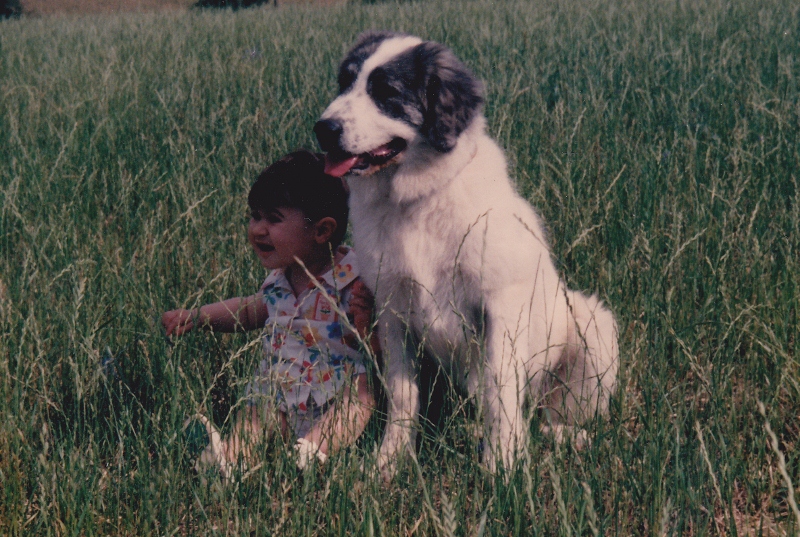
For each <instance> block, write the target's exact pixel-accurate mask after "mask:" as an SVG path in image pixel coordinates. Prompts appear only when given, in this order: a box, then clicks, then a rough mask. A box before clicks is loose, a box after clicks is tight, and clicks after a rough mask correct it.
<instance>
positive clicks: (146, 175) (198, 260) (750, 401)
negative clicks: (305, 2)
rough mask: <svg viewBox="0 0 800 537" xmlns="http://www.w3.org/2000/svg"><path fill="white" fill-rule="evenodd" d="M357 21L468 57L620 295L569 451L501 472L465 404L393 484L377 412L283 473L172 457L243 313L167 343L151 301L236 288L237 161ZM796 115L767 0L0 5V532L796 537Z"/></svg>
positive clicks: (247, 367) (495, 118)
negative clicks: (615, 329)
mask: <svg viewBox="0 0 800 537" xmlns="http://www.w3.org/2000/svg"><path fill="white" fill-rule="evenodd" d="M751 4H758V5H757V6H756V5H751ZM367 28H388V29H393V30H401V31H408V32H411V33H414V34H418V35H422V36H424V37H426V38H431V39H435V40H438V41H442V42H444V43H446V44H448V45H449V46H451V47H452V48H453V49H455V50H456V52H457V54H458V55H459V56H460V57H461V58H463V59H464V60H465V62H466V63H467V64H468V65H470V66H471V67H472V68H473V69H474V71H475V72H476V73H477V74H478V75H479V76H480V77H481V78H482V79H484V80H485V81H486V83H487V90H488V96H487V106H486V113H487V116H488V118H489V128H490V131H491V133H492V135H493V136H495V137H496V138H497V139H498V140H499V142H500V143H501V144H502V146H503V147H504V148H506V150H507V152H508V158H509V162H510V166H511V169H512V172H513V175H514V176H515V177H516V178H517V181H518V186H519V189H520V191H521V192H522V193H523V194H524V195H525V196H526V197H527V198H529V199H530V201H531V203H533V204H534V205H535V206H536V207H537V208H538V209H539V210H540V212H541V214H542V215H543V216H544V218H545V220H546V221H547V223H548V226H549V229H550V231H551V237H552V243H553V246H554V252H555V256H556V259H557V263H558V266H559V267H560V268H561V269H562V272H563V275H564V278H565V279H566V280H567V281H568V282H569V283H570V285H571V286H573V287H577V288H582V289H587V290H596V291H599V292H600V294H601V296H602V297H603V298H604V299H605V300H606V301H607V302H608V303H609V304H610V306H611V307H612V308H613V310H614V311H615V312H616V314H617V316H618V320H619V325H620V332H621V333H620V345H621V358H622V364H621V381H620V386H619V390H618V392H617V394H616V396H615V398H614V401H613V404H612V410H611V413H610V416H609V418H608V420H605V421H601V422H598V423H595V424H591V431H590V434H591V437H592V439H593V442H592V445H591V447H590V448H588V449H586V450H584V451H580V452H577V451H575V450H573V449H572V448H571V447H570V446H569V445H564V446H555V445H553V444H552V442H551V441H550V440H549V439H548V438H546V437H543V436H541V435H540V434H538V433H537V432H536V431H535V428H534V433H533V435H532V438H531V443H530V445H529V447H528V451H527V454H528V455H529V456H528V457H526V458H525V460H523V461H522V462H521V464H520V466H519V467H518V468H516V469H515V471H514V472H513V473H512V475H511V476H510V478H509V480H508V482H505V481H504V480H502V479H494V478H492V477H491V476H487V475H485V473H484V472H482V470H481V466H480V464H479V463H478V456H477V454H476V446H477V439H476V438H475V437H474V436H473V435H472V434H471V433H470V431H471V430H472V423H471V421H470V420H469V419H468V418H467V417H466V416H467V415H468V414H469V413H470V412H469V404H466V405H465V408H466V410H464V406H462V405H454V406H455V407H456V409H455V410H454V411H453V412H452V413H450V414H447V415H446V416H445V420H444V421H443V422H442V424H441V425H440V426H439V427H437V428H429V429H428V430H427V434H426V435H425V438H424V440H423V442H422V444H421V446H420V451H419V465H418V466H416V465H414V464H408V465H407V467H406V468H405V470H404V471H403V472H402V473H401V474H400V475H399V476H398V478H397V479H396V480H395V481H394V482H393V483H392V484H391V485H384V484H383V483H382V482H380V481H377V480H375V479H372V478H371V477H370V474H369V469H370V467H371V464H372V463H371V457H370V454H371V452H372V448H373V446H374V444H375V437H376V436H377V434H378V432H379V429H380V423H376V426H375V427H374V428H372V429H371V430H370V433H369V434H368V435H367V437H366V438H364V439H363V441H362V443H361V445H360V446H359V448H358V449H354V450H352V451H350V452H348V453H344V454H342V455H340V456H336V457H333V458H332V459H331V461H330V464H328V465H327V466H326V467H325V468H324V469H322V470H321V471H320V473H319V474H317V475H309V476H306V478H305V479H304V480H302V481H301V480H298V479H297V475H296V474H297V472H296V470H295V469H294V465H293V462H292V459H291V457H290V455H289V453H288V452H287V449H286V448H285V447H284V446H283V445H281V444H279V443H276V444H274V445H270V446H267V447H266V449H265V450H264V457H263V463H262V464H261V466H259V467H257V468H255V469H254V471H253V472H251V474H250V475H248V476H246V478H245V479H242V480H238V481H237V482H236V483H234V484H231V485H227V486H221V485H220V483H219V482H218V481H216V480H215V479H214V478H213V477H212V478H211V479H210V480H207V481H203V480H199V479H197V478H196V477H194V476H193V475H192V473H191V471H190V470H189V469H188V467H187V464H186V463H185V461H184V452H185V446H184V444H183V442H182V441H181V435H180V428H181V423H182V422H183V420H184V418H185V417H186V416H187V415H188V414H190V413H192V412H195V411H196V410H198V409H206V410H208V411H209V412H211V413H213V415H214V417H215V419H216V420H217V422H218V423H219V424H220V425H223V424H225V423H228V422H226V419H227V418H228V416H229V411H230V409H231V408H232V406H233V405H235V402H236V398H237V395H238V394H240V393H241V389H242V386H243V383H245V382H247V380H248V378H249V375H250V372H251V370H252V368H253V366H254V363H255V361H256V360H257V359H258V356H259V354H258V341H257V338H258V336H257V334H249V335H235V336H230V335H225V336H221V335H213V334H208V333H203V334H190V335H189V336H187V337H185V338H183V339H180V340H179V341H177V342H175V343H174V344H170V343H169V342H167V341H166V339H165V338H164V336H163V333H162V331H161V328H160V324H159V322H158V319H159V317H160V314H161V312H162V311H164V310H165V309H172V308H175V307H178V306H181V305H192V304H197V303H203V302H207V301H212V300H216V299H218V298H223V297H229V296H234V295H236V294H240V293H250V292H252V291H253V290H255V289H256V288H257V286H258V285H259V284H260V282H261V281H262V279H263V277H264V274H263V271H262V269H261V268H260V266H259V265H258V263H257V261H256V260H255V258H254V257H253V256H252V255H251V253H250V252H249V250H248V245H247V242H246V234H245V225H246V212H245V211H246V207H245V205H246V203H245V199H246V193H247V190H248V188H249V185H250V183H251V181H252V180H253V178H254V174H256V173H257V171H258V170H259V169H260V168H261V167H263V166H264V165H265V164H267V163H269V162H270V161H271V160H273V159H275V158H276V157H278V156H279V155H281V154H282V153H284V152H286V151H288V150H290V149H293V148H296V147H298V146H307V147H315V143H314V140H313V137H312V134H311V127H312V125H313V123H314V121H315V119H316V117H317V116H318V114H319V113H320V112H321V111H322V110H323V109H324V106H325V104H326V102H328V101H329V100H330V99H331V98H332V96H333V95H334V91H335V69H336V65H337V62H338V60H339V59H340V57H341V55H342V53H343V51H344V50H345V49H346V47H347V45H348V44H349V43H351V42H352V40H353V39H354V37H355V36H356V35H357V34H358V33H359V32H360V31H362V30H364V29H367ZM799 140H800V8H799V7H798V6H797V4H796V3H794V2H791V1H790V0H766V1H765V2H759V3H751V2H749V1H747V0H732V1H731V2H723V1H721V0H718V1H717V0H699V1H695V2H688V1H682V0H678V1H672V0H667V1H663V2H631V1H628V0H587V1H580V2H578V1H574V0H566V1H555V0H543V1H541V2H537V3H529V2H519V3H517V2H507V3H506V2H489V1H465V2H445V1H443V2H418V3H404V4H377V5H345V6H337V7H329V8H311V7H302V6H297V7H287V8H280V9H272V8H260V9H254V10H243V11H239V12H235V13H233V12H229V11H228V12H226V11H222V12H213V13H209V12H196V11H191V12H184V11H174V12H166V13H159V14H146V13H136V14H127V15H104V16H100V15H94V16H84V17H70V18H67V19H58V18H43V19H22V20H10V21H0V147H2V151H0V254H1V255H0V534H3V535H39V534H41V535H100V534H102V535H149V534H153V535H156V534H157V535H202V534H221V535H223V534H224V535H385V536H392V535H441V536H444V535H463V536H473V535H559V536H565V537H566V536H573V535H575V536H577V535H659V536H660V535H737V534H738V535H794V534H796V533H797V532H798V531H800V512H798V510H797V507H796V504H795V503H794V502H795V499H794V498H795V493H796V492H797V486H798V484H800V467H799V466H798V465H799V463H800V449H799V447H800V446H799V445H798V440H800V406H799V403H800V371H799V370H798V369H799V368H798V356H797V340H798V335H799V334H800V328H799V324H798V306H800V257H799V256H800V188H798V170H800V142H799ZM509 240H513V238H509ZM103 364H105V366H104V365H103ZM759 403H763V409H764V410H763V413H762V412H760V411H759ZM771 434H774V438H775V440H774V443H773V440H772V439H771ZM362 459H364V460H365V467H366V469H367V470H368V471H367V472H366V473H364V472H363V471H362V469H361V460H362Z"/></svg>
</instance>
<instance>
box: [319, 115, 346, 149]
mask: <svg viewBox="0 0 800 537" xmlns="http://www.w3.org/2000/svg"><path fill="white" fill-rule="evenodd" d="M343 131H344V128H343V127H342V124H341V123H339V122H338V121H336V120H335V119H320V120H319V121H317V124H316V125H314V134H316V135H317V141H318V142H319V146H320V148H321V149H322V150H323V151H335V150H336V149H340V147H339V139H340V138H341V137H342V132H343Z"/></svg>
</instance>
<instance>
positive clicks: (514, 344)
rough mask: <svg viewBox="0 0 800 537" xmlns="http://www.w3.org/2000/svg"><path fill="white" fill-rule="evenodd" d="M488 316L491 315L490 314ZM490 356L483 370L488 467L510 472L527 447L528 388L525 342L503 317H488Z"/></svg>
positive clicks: (485, 452)
mask: <svg viewBox="0 0 800 537" xmlns="http://www.w3.org/2000/svg"><path fill="white" fill-rule="evenodd" d="M487 313H488V312H487ZM487 325H488V326H487V328H488V330H487V334H486V357H485V365H484V370H483V375H484V379H483V405H484V435H485V436H484V440H485V442H486V449H485V451H484V453H483V460H484V464H485V465H486V467H487V469H489V470H490V471H492V472H495V471H496V470H497V466H498V464H499V463H502V465H503V468H504V470H505V471H506V472H511V471H512V470H513V468H514V463H515V462H516V459H517V455H518V453H519V451H520V450H521V449H524V448H525V440H526V426H525V420H524V419H523V415H522V406H523V402H524V394H525V387H526V384H527V380H526V378H525V377H524V375H525V373H524V371H525V368H524V367H523V364H524V360H523V356H525V354H526V353H527V346H525V345H523V347H524V348H520V347H519V346H518V343H520V344H521V343H522V341H523V340H524V339H525V338H523V337H518V335H515V334H514V333H512V332H510V331H509V328H508V327H509V326H515V324H510V323H508V322H507V320H506V319H504V318H502V317H492V316H487Z"/></svg>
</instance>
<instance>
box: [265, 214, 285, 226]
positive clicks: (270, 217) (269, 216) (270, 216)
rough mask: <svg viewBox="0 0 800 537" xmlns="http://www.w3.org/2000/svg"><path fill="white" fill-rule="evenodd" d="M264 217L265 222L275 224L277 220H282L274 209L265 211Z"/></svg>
mask: <svg viewBox="0 0 800 537" xmlns="http://www.w3.org/2000/svg"><path fill="white" fill-rule="evenodd" d="M264 218H266V219H267V222H269V223H270V224H277V223H278V222H283V216H281V214H280V213H278V212H276V211H272V212H269V213H267V214H266V215H265V216H264Z"/></svg>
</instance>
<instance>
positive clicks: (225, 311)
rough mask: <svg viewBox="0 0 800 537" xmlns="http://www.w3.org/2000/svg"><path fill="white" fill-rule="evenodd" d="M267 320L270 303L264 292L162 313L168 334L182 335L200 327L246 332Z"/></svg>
mask: <svg viewBox="0 0 800 537" xmlns="http://www.w3.org/2000/svg"><path fill="white" fill-rule="evenodd" d="M266 320H267V306H266V304H264V299H263V295H262V294H261V293H256V294H255V295H251V296H247V297H236V298H229V299H228V300H223V301H222V302H215V303H213V304H206V305H204V306H200V307H199V308H195V309H192V310H186V309H178V310H172V311H168V312H166V313H164V315H162V316H161V324H162V325H163V326H164V330H165V331H166V332H167V335H168V336H180V335H182V334H185V333H186V332H189V331H191V330H194V329H195V328H198V327H200V328H206V329H210V330H214V331H215V332H246V331H248V330H255V329H257V328H261V327H262V326H264V323H265V322H266Z"/></svg>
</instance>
